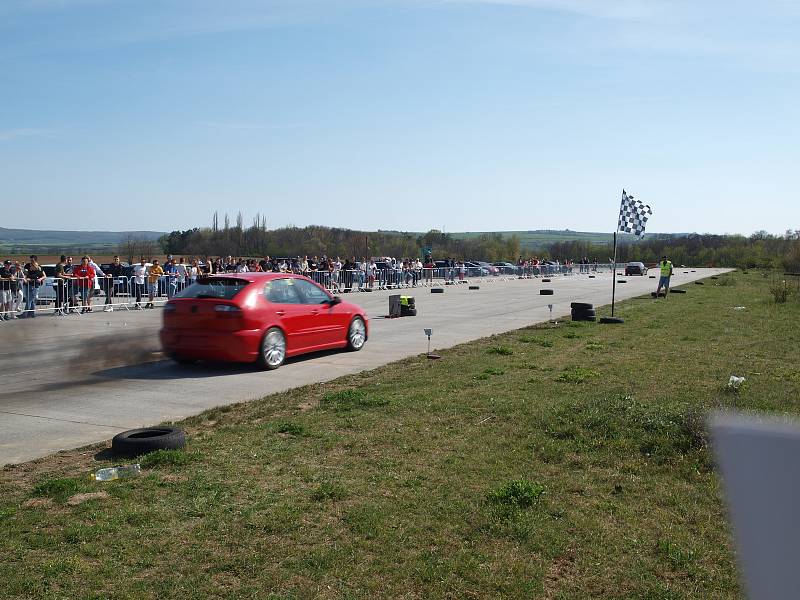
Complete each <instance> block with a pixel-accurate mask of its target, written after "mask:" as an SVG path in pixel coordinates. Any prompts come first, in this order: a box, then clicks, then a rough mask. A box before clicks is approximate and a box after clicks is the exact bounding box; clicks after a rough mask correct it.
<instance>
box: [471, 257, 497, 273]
mask: <svg viewBox="0 0 800 600" xmlns="http://www.w3.org/2000/svg"><path fill="white" fill-rule="evenodd" d="M473 262H474V263H475V264H476V265H479V266H481V267H483V268H484V269H486V270H487V271H489V275H499V274H500V269H498V268H497V267H495V266H494V265H493V264H491V263H488V262H486V261H483V260H476V261H473Z"/></svg>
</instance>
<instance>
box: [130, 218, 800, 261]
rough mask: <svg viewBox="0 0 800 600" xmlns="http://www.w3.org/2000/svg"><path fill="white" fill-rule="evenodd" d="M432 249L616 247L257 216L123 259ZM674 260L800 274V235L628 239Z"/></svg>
mask: <svg viewBox="0 0 800 600" xmlns="http://www.w3.org/2000/svg"><path fill="white" fill-rule="evenodd" d="M428 248H430V250H431V253H432V255H433V257H434V258H435V259H440V258H456V259H474V260H487V261H490V262H495V261H510V262H514V261H516V260H517V259H518V258H519V257H520V256H523V257H525V258H528V257H533V256H535V257H537V258H539V259H542V260H544V259H558V260H561V261H564V260H572V261H575V262H578V261H579V260H581V259H582V258H584V257H585V258H588V259H589V260H590V261H592V262H594V261H595V260H597V261H598V262H601V263H602V262H608V261H610V260H611V257H612V254H613V244H612V243H593V242H589V241H564V242H555V243H551V244H547V245H545V246H543V247H540V248H522V247H521V244H520V240H519V238H518V237H517V236H516V235H512V236H503V235H502V234H499V233H485V234H481V235H478V236H469V237H466V238H462V237H458V236H453V235H451V234H448V233H444V232H441V231H438V230H436V229H432V230H430V231H428V232H427V233H424V234H416V233H404V232H396V231H377V232H375V231H357V230H352V229H344V228H338V227H324V226H321V225H310V226H307V227H293V226H289V227H282V228H279V229H272V230H270V229H267V225H266V219H265V218H264V217H262V216H260V215H256V217H255V218H254V219H253V221H252V223H251V224H250V225H248V226H245V225H244V222H243V218H242V215H241V213H239V214H238V215H237V216H236V218H235V219H234V220H233V221H231V219H229V217H228V215H224V217H223V218H222V220H221V222H220V219H219V218H218V215H217V214H216V213H215V214H214V217H213V220H212V225H211V227H196V228H193V229H188V230H185V231H172V232H171V233H169V234H167V235H164V236H162V237H161V238H160V239H159V240H158V242H157V243H155V244H154V243H152V242H149V241H145V240H135V239H129V240H126V241H125V242H123V243H122V245H121V246H120V255H121V256H123V257H128V259H129V260H138V259H139V257H140V256H144V258H150V256H148V254H150V255H152V254H154V253H155V252H157V250H158V249H160V250H161V251H162V252H163V253H164V254H175V255H185V256H198V257H205V256H228V255H230V256H236V257H263V256H277V257H294V256H305V255H308V256H314V255H316V256H323V255H326V256H340V257H342V258H345V257H351V256H354V257H357V258H360V257H364V256H366V257H372V256H375V257H377V256H394V257H396V258H405V257H408V258H412V257H417V256H420V257H422V256H423V254H424V252H425V251H426V249H428ZM664 255H666V256H668V257H669V258H670V259H671V260H672V262H673V263H674V264H676V265H681V264H684V265H693V266H720V267H740V268H770V269H786V270H791V271H793V272H798V271H800V230H798V229H795V230H787V231H786V233H785V234H784V235H772V234H769V233H767V232H765V231H759V232H756V233H754V234H753V235H751V236H742V235H713V234H654V235H647V236H645V238H644V239H641V240H639V239H637V238H634V237H633V236H630V235H623V234H620V235H619V237H618V245H617V260H618V261H619V262H629V261H643V262H645V263H656V262H658V260H659V259H660V258H661V256H664Z"/></svg>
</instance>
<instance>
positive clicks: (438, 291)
mask: <svg viewBox="0 0 800 600" xmlns="http://www.w3.org/2000/svg"><path fill="white" fill-rule="evenodd" d="M431 294H444V288H431Z"/></svg>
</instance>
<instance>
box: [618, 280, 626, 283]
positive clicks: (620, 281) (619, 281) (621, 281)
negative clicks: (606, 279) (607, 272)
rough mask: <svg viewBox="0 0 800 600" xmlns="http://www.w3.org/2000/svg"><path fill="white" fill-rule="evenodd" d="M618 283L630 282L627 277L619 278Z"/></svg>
mask: <svg viewBox="0 0 800 600" xmlns="http://www.w3.org/2000/svg"><path fill="white" fill-rule="evenodd" d="M617 283H628V280H627V279H617Z"/></svg>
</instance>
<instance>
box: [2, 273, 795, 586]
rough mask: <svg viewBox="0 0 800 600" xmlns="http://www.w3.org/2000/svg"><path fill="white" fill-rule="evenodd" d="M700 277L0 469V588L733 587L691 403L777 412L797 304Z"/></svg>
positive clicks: (790, 369) (744, 278)
mask: <svg viewBox="0 0 800 600" xmlns="http://www.w3.org/2000/svg"><path fill="white" fill-rule="evenodd" d="M706 283H707V284H706V285H705V286H702V287H701V286H686V289H687V293H686V294H684V295H675V296H671V297H670V298H669V299H667V300H653V299H651V298H650V297H649V296H648V297H647V298H636V299H633V300H630V301H628V302H625V303H623V304H621V305H619V313H620V316H623V317H624V318H625V319H626V322H625V324H623V325H608V326H606V325H599V324H592V323H569V322H563V323H559V324H557V325H541V326H534V327H529V328H526V329H523V330H520V331H516V332H511V333H508V334H505V335H500V336H495V337H492V338H489V339H484V340H480V341H477V342H474V343H469V344H463V345H461V346H458V347H455V348H453V349H449V350H445V351H443V352H442V354H443V359H442V360H440V361H430V360H426V359H425V357H424V356H421V357H415V358H411V359H407V360H404V361H401V362H398V363H394V364H392V365H389V366H387V367H384V368H381V369H377V370H374V371H370V372H368V373H364V374H361V375H358V376H352V377H345V378H342V379H339V380H337V381H334V382H332V383H329V384H324V385H316V386H308V387H305V388H301V389H297V390H294V391H291V392H288V393H285V394H278V395H274V396H270V397H267V398H264V399H263V400H261V401H258V402H252V403H247V404H240V405H235V406H228V407H224V408H219V409H215V410H212V411H208V412H206V413H203V414H202V415H200V416H198V417H195V418H191V419H189V420H187V421H185V422H184V423H182V424H181V425H182V426H184V427H186V429H187V432H188V433H189V443H188V445H187V448H186V450H185V452H174V451H173V452H159V453H157V454H154V455H151V456H149V457H147V458H146V459H144V461H143V464H142V466H143V474H142V475H141V476H140V477H138V478H135V479H130V480H118V481H113V482H108V483H97V482H92V481H90V480H89V478H88V474H89V473H90V472H91V471H92V470H94V469H96V468H98V467H100V466H107V465H108V463H105V462H98V461H96V460H94V459H93V454H94V452H96V451H97V450H98V449H97V448H94V449H83V450H81V451H74V452H70V453H62V454H59V455H57V456H54V457H49V458H47V459H43V460H41V461H36V462H34V463H28V464H26V465H19V466H17V467H12V468H6V469H5V470H4V471H2V473H1V474H0V556H2V557H3V558H2V561H0V597H3V598H104V597H119V598H145V597H148V598H149V597H155V596H158V597H164V598H208V597H226V598H227V597H230V598H234V597H236V598H238V597H258V598H276V599H277V598H285V599H290V598H298V599H300V598H400V597H402V598H493V597H505V598H530V597H543V598H564V599H566V598H570V599H571V598H604V597H607V598H653V599H655V598H660V599H667V598H728V597H740V595H741V591H740V589H739V586H738V583H737V573H736V568H735V565H734V562H733V553H732V544H731V540H730V532H729V528H728V525H727V524H726V520H725V510H724V507H723V505H722V503H721V501H720V499H719V491H720V484H719V481H718V479H717V476H716V474H715V472H714V466H713V460H712V457H711V454H710V452H709V449H708V439H707V436H706V431H705V427H704V416H705V414H706V412H707V411H708V410H709V409H712V408H716V407H731V406H733V407H737V408H742V409H757V410H767V411H775V412H781V413H792V414H796V413H797V412H798V406H797V403H798V399H800V393H798V392H800V367H798V362H797V343H798V327H797V323H798V318H799V317H800V304H799V303H798V302H797V299H796V298H792V299H790V301H788V302H786V303H780V304H778V303H775V301H774V299H773V297H772V295H771V294H770V292H769V279H767V278H765V277H762V276H761V275H760V274H758V273H755V272H752V271H751V272H750V273H748V274H746V275H743V274H731V275H725V276H722V277H721V278H720V279H719V280H717V281H714V282H711V281H708V282H706ZM742 307H744V308H742ZM599 312H600V313H603V314H605V311H603V310H600V311H599ZM464 326H465V327H468V326H469V324H468V323H465V324H464ZM364 351H365V352H369V351H370V350H369V344H368V345H367V348H366V349H365V350H364ZM730 375H739V376H744V377H746V379H747V381H746V383H745V384H744V385H743V386H741V387H739V388H738V389H737V390H733V389H730V388H728V387H727V385H726V384H727V382H728V378H729V377H730ZM264 376H265V377H275V376H277V377H280V376H281V374H280V371H278V372H276V373H265V374H264ZM100 491H104V492H107V495H102V494H100V495H90V496H88V497H87V496H81V494H91V493H93V492H100ZM76 498H77V499H76Z"/></svg>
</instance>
